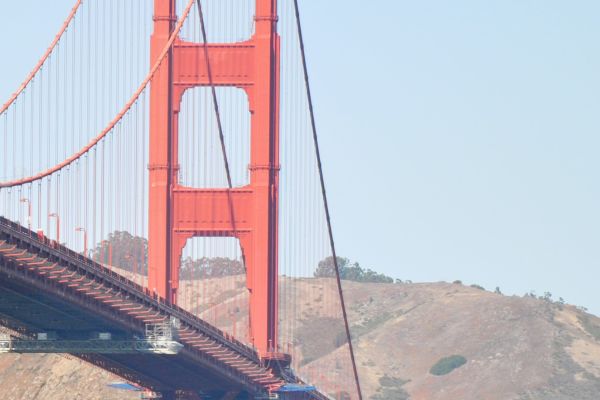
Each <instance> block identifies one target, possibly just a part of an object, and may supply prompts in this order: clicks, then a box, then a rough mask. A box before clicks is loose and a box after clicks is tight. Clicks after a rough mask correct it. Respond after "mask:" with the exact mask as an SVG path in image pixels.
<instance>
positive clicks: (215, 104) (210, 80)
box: [196, 0, 235, 223]
mask: <svg viewBox="0 0 600 400" xmlns="http://www.w3.org/2000/svg"><path fill="white" fill-rule="evenodd" d="M196 4H197V5H198V7H197V8H198V16H199V18H200V29H201V31H202V44H203V45H204V57H205V58H206V73H207V75H208V83H209V84H210V90H211V94H212V100H213V107H214V109H215V116H216V118H217V128H218V130H219V140H220V141H221V152H222V153H223V162H224V163H225V173H226V174H227V184H228V185H229V189H231V188H232V183H231V173H230V171H229V161H228V160H227V152H226V151H225V137H224V136H223V126H222V125H221V114H220V112H219V103H218V102H217V91H216V89H215V85H214V83H213V77H212V69H211V67H210V60H209V58H208V44H207V40H206V27H205V26H204V15H203V13H202V5H201V4H200V0H196ZM232 223H235V222H234V221H233V220H232Z"/></svg>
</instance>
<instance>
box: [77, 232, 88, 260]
mask: <svg viewBox="0 0 600 400" xmlns="http://www.w3.org/2000/svg"><path fill="white" fill-rule="evenodd" d="M75 232H83V255H84V256H86V257H87V256H88V247H87V230H86V229H85V228H82V227H81V226H78V227H77V228H75Z"/></svg>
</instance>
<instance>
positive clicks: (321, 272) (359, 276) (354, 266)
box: [314, 256, 394, 283]
mask: <svg viewBox="0 0 600 400" xmlns="http://www.w3.org/2000/svg"><path fill="white" fill-rule="evenodd" d="M337 264H338V268H339V270H340V278H341V279H344V280H347V281H355V282H375V283H394V279H393V278H391V277H389V276H387V275H384V274H380V273H377V272H375V271H373V270H371V269H369V268H363V267H361V266H360V264H359V263H357V262H355V263H351V262H350V260H349V259H347V258H345V257H337ZM314 276H315V278H334V277H335V264H334V262H333V257H332V256H329V257H326V258H324V259H323V260H321V261H319V264H318V266H317V269H316V271H315V273H314Z"/></svg>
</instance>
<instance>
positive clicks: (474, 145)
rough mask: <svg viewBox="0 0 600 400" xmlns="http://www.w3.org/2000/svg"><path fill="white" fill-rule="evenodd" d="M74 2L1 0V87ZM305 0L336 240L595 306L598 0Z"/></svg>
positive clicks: (406, 263) (14, 78)
mask: <svg viewBox="0 0 600 400" xmlns="http://www.w3.org/2000/svg"><path fill="white" fill-rule="evenodd" d="M286 1H289V0H286ZM72 3H73V0H54V1H51V2H49V1H42V0H34V1H27V2H3V4H2V6H1V11H0V26H1V27H2V28H0V29H1V30H2V38H3V39H2V40H1V41H0V51H1V53H2V54H3V56H2V63H1V71H2V80H1V81H0V98H2V100H4V99H6V98H7V97H8V95H9V94H10V93H11V92H12V91H13V90H14V89H15V87H16V85H17V84H18V82H20V81H21V80H22V78H23V77H24V75H25V74H26V73H27V72H28V71H29V69H30V68H31V66H32V65H33V64H34V63H35V61H36V60H37V58H38V57H39V55H40V54H41V52H42V51H43V50H44V49H45V47H46V46H47V45H48V43H49V41H50V40H51V38H52V36H53V35H54V33H55V32H56V30H57V28H58V26H59V25H60V23H61V21H62V20H63V19H64V17H65V16H66V14H67V12H68V10H69V9H70V7H71V6H72ZM301 6H302V11H303V20H304V29H305V34H306V45H307V50H308V57H309V64H310V73H311V78H312V84H313V90H314V96H315V103H316V110H317V121H318V125H319V129H320V136H321V141H322V146H323V154H324V161H325V169H326V177H327V183H328V190H329V194H330V197H331V205H332V212H333V217H334V220H333V222H334V229H335V233H336V241H337V245H338V248H339V253H340V254H342V255H345V256H348V257H350V258H351V259H353V260H356V261H359V262H360V263H361V264H362V265H364V266H368V267H371V268H373V269H376V270H378V271H382V272H385V273H387V274H390V275H393V276H395V277H399V278H401V279H412V280H413V281H438V280H455V279H461V280H463V281H464V282H465V283H478V284H481V285H483V286H485V287H486V288H488V289H492V290H493V289H494V287H496V286H500V288H501V289H502V290H503V291H504V292H505V293H508V294H513V293H516V294H519V295H521V294H523V293H524V292H526V291H530V290H535V291H536V292H537V293H538V294H542V293H543V292H544V291H550V292H552V293H553V294H554V295H555V297H558V296H562V297H564V298H565V299H566V300H567V301H568V302H571V303H574V304H578V305H583V306H586V307H588V308H590V309H591V310H592V311H594V312H595V313H596V314H600V291H599V290H598V284H599V281H600V246H599V243H600V185H599V179H600V157H599V154H600V24H598V20H599V18H600V2H598V1H596V0H587V1H586V0H578V1H558V0H537V1H534V0H502V1H481V0H477V1H476V0H471V1H468V0H456V1H452V2H449V1H442V0H437V1H426V0H424V1H404V0H394V1H377V2H364V1H357V0H344V1H341V0H327V1H316V0H304V1H302V2H301ZM24 15H26V16H27V17H23V16H24Z"/></svg>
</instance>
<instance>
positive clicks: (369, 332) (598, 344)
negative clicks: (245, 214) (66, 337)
mask: <svg viewBox="0 0 600 400" xmlns="http://www.w3.org/2000/svg"><path fill="white" fill-rule="evenodd" d="M228 282H229V283H228V284H229V285H231V279H229V281H228ZM219 285H221V287H222V289H224V292H223V293H227V294H226V295H225V296H224V295H223V293H221V294H220V295H219V294H218V293H216V292H215V293H214V294H209V295H208V296H204V300H203V302H204V303H205V304H201V305H200V307H202V310H205V311H204V312H205V313H207V314H206V315H209V314H210V313H211V312H212V311H211V307H209V305H208V304H209V303H210V304H218V305H217V306H216V307H218V308H227V307H233V306H235V305H236V304H239V301H240V299H242V298H244V297H245V294H244V292H245V291H244V289H243V283H242V280H241V278H240V282H234V283H233V285H232V286H227V287H225V280H223V281H220V280H215V281H214V282H211V283H210V284H209V285H207V287H216V286H219ZM189 287H190V289H192V288H194V287H198V285H194V284H192V283H191V282H190V283H189ZM282 287H285V288H286V290H285V291H283V293H288V294H289V293H293V294H294V295H295V296H301V298H302V300H303V301H302V305H303V309H302V316H303V317H302V320H300V321H298V323H297V327H296V330H295V332H294V336H295V338H296V341H295V342H294V345H295V346H298V348H299V350H301V352H302V360H301V362H300V365H301V366H300V367H299V372H300V373H301V374H302V373H303V372H305V371H308V370H309V369H310V368H314V367H318V368H319V369H320V370H322V371H331V373H332V374H333V373H335V370H336V367H335V364H336V357H337V356H338V355H339V354H338V353H339V352H340V350H339V349H338V351H335V350H334V349H333V348H328V347H327V346H315V345H314V344H312V343H314V340H310V339H311V338H314V335H315V334H319V335H320V337H321V338H324V340H325V341H327V342H328V343H333V342H332V341H333V340H334V339H335V336H336V335H337V334H338V333H339V332H340V331H341V330H342V326H341V324H340V323H339V321H336V320H335V319H334V318H333V315H329V314H328V310H327V309H325V308H323V307H322V304H323V302H322V299H323V298H328V297H329V296H335V285H334V281H333V280H332V279H290V278H284V280H282ZM344 290H345V294H346V297H347V303H348V311H349V317H350V321H351V325H352V328H353V332H354V333H353V334H354V336H355V345H356V351H357V357H358V363H359V368H360V374H361V378H362V384H363V388H364V392H365V398H366V399H373V400H384V399H386V400H404V399H412V400H447V399H456V400H513V399H514V400H538V399H539V400H542V399H543V400H571V399H572V400H588V399H589V400H597V399H599V398H600V395H599V393H600V319H598V318H596V317H594V316H591V315H589V314H586V313H584V312H582V311H580V310H578V309H576V308H575V307H573V306H562V305H560V304H555V303H551V302H548V301H544V300H539V299H534V298H530V297H526V298H522V297H508V296H502V295H499V294H494V293H490V292H486V291H482V290H479V289H476V288H471V287H466V286H463V285H458V284H448V283H431V284H374V283H373V284H371V283H356V282H345V283H344ZM188 295H189V293H188ZM213 307H215V306H213ZM285 312H286V310H285V309H284V310H282V313H285ZM215 315H218V314H215ZM245 318H247V315H245V313H243V311H241V312H240V314H239V319H240V320H239V322H238V324H240V325H243V324H244V319H245ZM219 323H222V324H223V326H226V325H227V324H228V323H230V321H229V320H225V319H224V320H223V321H219ZM453 355H457V356H462V357H464V359H465V360H466V363H465V364H464V365H462V366H460V367H458V368H456V369H455V370H453V371H451V372H450V373H448V374H445V375H441V376H436V375H432V374H431V373H430V372H429V371H430V369H431V367H432V366H434V364H436V363H437V362H438V361H439V360H440V359H442V358H444V357H448V356H453ZM299 361H300V360H299ZM118 380H119V378H118V377H114V376H111V375H110V374H108V373H106V372H103V371H100V370H98V369H96V368H94V367H91V366H89V365H87V364H85V363H83V362H81V361H79V360H76V359H70V358H66V357H61V356H52V355H47V356H33V355H27V356H26V355H21V356H20V355H1V356H0V387H1V388H2V391H3V392H2V397H1V398H2V399H7V400H8V399H44V400H59V399H60V400H62V399H65V400H67V399H74V398H76V399H103V400H104V399H133V398H138V396H136V395H135V394H131V393H127V392H122V391H116V390H114V389H110V388H107V387H106V384H107V383H109V382H111V381H118Z"/></svg>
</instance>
